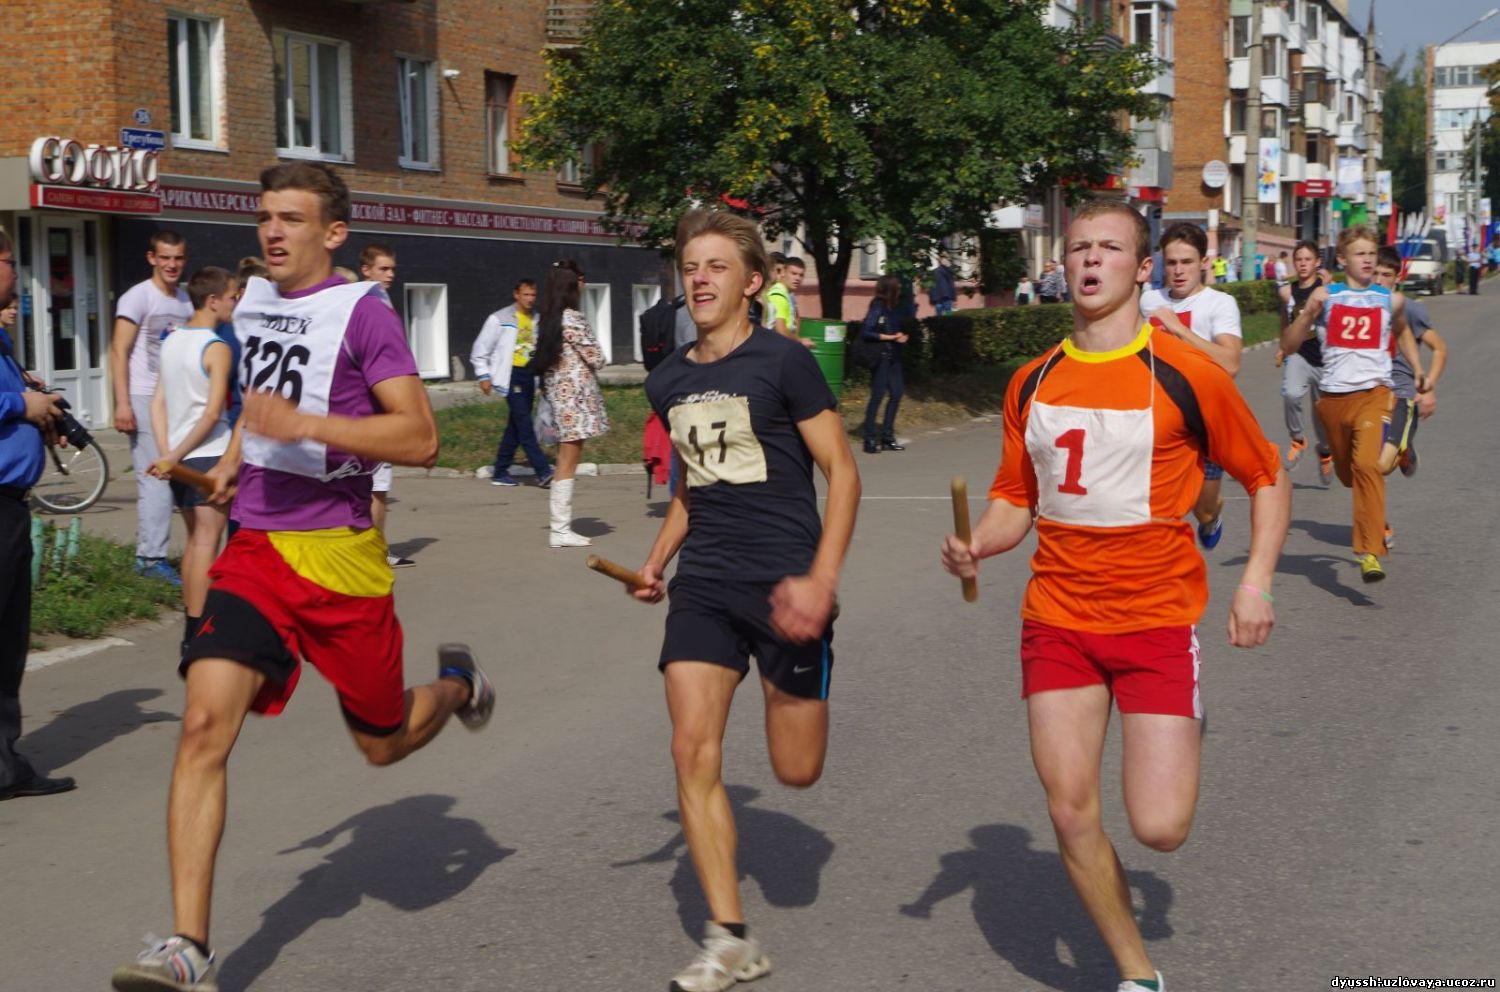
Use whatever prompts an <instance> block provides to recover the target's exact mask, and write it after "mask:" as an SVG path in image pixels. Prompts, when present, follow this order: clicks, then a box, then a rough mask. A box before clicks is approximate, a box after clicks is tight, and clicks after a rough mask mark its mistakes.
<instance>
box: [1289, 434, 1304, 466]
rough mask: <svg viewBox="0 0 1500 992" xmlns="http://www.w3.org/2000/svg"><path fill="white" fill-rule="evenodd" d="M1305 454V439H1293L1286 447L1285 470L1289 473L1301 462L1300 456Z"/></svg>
mask: <svg viewBox="0 0 1500 992" xmlns="http://www.w3.org/2000/svg"><path fill="white" fill-rule="evenodd" d="M1306 453H1307V438H1305V437H1294V438H1292V443H1291V444H1289V445H1287V446H1286V470H1287V471H1288V472H1290V471H1291V470H1292V469H1294V468H1296V467H1297V463H1298V462H1300V461H1302V456H1303V455H1304V454H1306Z"/></svg>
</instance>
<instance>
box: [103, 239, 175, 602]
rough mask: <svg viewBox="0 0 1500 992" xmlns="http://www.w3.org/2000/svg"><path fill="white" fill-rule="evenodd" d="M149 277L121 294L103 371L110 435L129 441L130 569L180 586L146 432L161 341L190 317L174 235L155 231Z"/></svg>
mask: <svg viewBox="0 0 1500 992" xmlns="http://www.w3.org/2000/svg"><path fill="white" fill-rule="evenodd" d="M146 263H147V264H148V265H150V266H151V278H149V279H145V280H142V281H141V282H138V283H136V284H135V285H134V286H131V287H130V288H129V289H127V290H126V291H125V292H124V293H123V294H122V295H121V296H120V299H119V302H118V303H117V304H116V306H115V326H114V333H113V336H112V337H111V340H110V349H109V370H110V379H111V382H112V384H113V386H114V395H115V420H114V423H115V430H117V431H120V432H121V433H122V434H125V435H127V436H129V438H130V463H131V466H132V467H133V468H134V469H135V493H136V521H137V522H136V545H135V570H136V571H137V572H140V573H141V574H142V575H149V576H153V577H155V578H161V579H166V580H168V581H170V582H181V581H182V580H181V577H180V576H178V574H177V571H176V570H175V569H174V568H172V566H171V565H169V564H167V546H168V544H169V542H170V541H171V538H172V489H171V487H170V486H168V485H167V483H166V482H165V481H163V480H161V479H158V478H156V477H155V476H153V475H152V474H151V472H150V470H151V466H152V464H154V463H155V462H156V459H157V458H158V457H159V453H158V452H157V450H156V438H155V436H154V435H153V434H152V433H151V397H152V396H153V395H155V393H156V374H157V369H158V367H159V360H160V355H161V342H162V338H163V337H165V336H166V335H167V334H170V333H171V332H172V330H173V329H174V328H176V327H178V326H179V325H181V324H183V323H185V322H186V321H187V320H188V319H189V318H191V317H192V316H193V305H192V304H191V303H190V302H188V295H187V291H186V290H184V289H183V288H182V287H181V286H179V285H178V284H177V283H178V281H179V280H180V279H181V278H182V273H183V269H184V268H185V267H186V266H187V244H186V242H185V241H184V240H183V238H182V235H180V234H178V233H177V232H176V231H157V232H156V233H154V234H152V235H151V238H150V241H149V242H148V243H147V248H146Z"/></svg>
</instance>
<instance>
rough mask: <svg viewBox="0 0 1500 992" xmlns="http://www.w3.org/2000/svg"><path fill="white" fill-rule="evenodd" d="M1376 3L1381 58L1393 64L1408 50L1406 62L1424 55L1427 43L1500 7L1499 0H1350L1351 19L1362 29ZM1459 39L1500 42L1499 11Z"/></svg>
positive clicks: (1447, 34)
mask: <svg viewBox="0 0 1500 992" xmlns="http://www.w3.org/2000/svg"><path fill="white" fill-rule="evenodd" d="M1371 3H1374V4H1375V34H1376V37H1377V41H1378V46H1379V49H1380V55H1381V58H1382V59H1383V60H1384V61H1385V64H1386V65H1394V64H1395V62H1396V58H1397V57H1398V56H1399V55H1400V54H1401V53H1402V52H1406V53H1407V58H1406V64H1407V67H1408V68H1409V67H1410V66H1411V65H1412V61H1413V60H1414V59H1417V58H1419V57H1420V55H1421V50H1422V49H1423V48H1424V47H1425V46H1427V45H1436V44H1440V43H1441V42H1444V41H1447V40H1448V39H1449V38H1450V37H1452V36H1453V35H1455V34H1457V33H1458V32H1459V31H1462V30H1463V29H1464V28H1465V27H1467V26H1469V25H1470V24H1473V23H1474V22H1475V21H1477V20H1478V19H1479V18H1480V17H1481V16H1483V15H1484V13H1485V11H1487V10H1490V9H1491V8H1493V7H1500V0H1350V2H1349V19H1350V20H1351V21H1353V22H1354V24H1355V25H1356V26H1358V28H1359V29H1360V30H1361V31H1363V30H1364V27H1365V24H1366V22H1367V18H1369V16H1370V4H1371ZM1458 40H1459V41H1500V14H1496V15H1495V16H1494V17H1491V18H1490V19H1489V20H1487V21H1485V22H1484V23H1483V24H1481V25H1479V27H1477V28H1475V29H1474V30H1472V31H1469V32H1467V33H1465V34H1464V36H1463V37H1461V38H1459V39H1458Z"/></svg>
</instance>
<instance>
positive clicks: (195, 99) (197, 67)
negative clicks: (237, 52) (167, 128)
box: [167, 16, 224, 148]
mask: <svg viewBox="0 0 1500 992" xmlns="http://www.w3.org/2000/svg"><path fill="white" fill-rule="evenodd" d="M223 27H224V22H223V21H221V20H206V19H204V18H201V17H183V16H173V17H169V18H167V74H168V92H169V95H170V97H171V104H172V113H171V118H172V120H171V126H172V145H173V147H176V148H191V147H192V146H193V145H195V144H196V145H206V146H209V147H218V142H219V103H220V100H219V88H220V81H221V80H222V78H223V70H222V66H223V64H224V42H223V36H224V32H223Z"/></svg>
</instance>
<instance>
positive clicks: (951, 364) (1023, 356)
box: [845, 279, 1280, 379]
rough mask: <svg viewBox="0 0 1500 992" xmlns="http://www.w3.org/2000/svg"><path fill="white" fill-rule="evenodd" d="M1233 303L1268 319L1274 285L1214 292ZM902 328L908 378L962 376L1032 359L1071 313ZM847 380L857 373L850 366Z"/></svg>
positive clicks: (968, 316) (1047, 309)
mask: <svg viewBox="0 0 1500 992" xmlns="http://www.w3.org/2000/svg"><path fill="white" fill-rule="evenodd" d="M1214 288H1215V289H1219V290H1222V291H1223V292H1226V293H1228V294H1229V295H1230V296H1233V297H1234V300H1235V302H1236V303H1238V304H1239V306H1240V312H1241V313H1245V314H1251V313H1268V312H1274V311H1275V310H1276V309H1277V308H1278V307H1279V306H1280V298H1279V297H1278V296H1277V295H1276V283H1274V282H1272V281H1271V280H1269V279H1256V280H1251V281H1248V282H1231V283H1219V284H1218V285H1217V286H1215V287H1214ZM861 324H862V321H858V320H851V321H849V322H848V333H847V334H846V335H845V340H846V341H853V340H854V339H855V338H856V337H858V335H859V332H860V326H861ZM902 328H903V329H904V330H906V331H907V332H908V333H909V334H911V337H912V339H911V341H910V342H908V344H907V345H906V348H905V352H904V356H903V357H904V362H903V364H904V365H905V366H906V371H907V372H908V374H915V375H917V376H921V375H923V374H925V373H927V372H966V371H968V370H970V369H972V368H973V367H974V366H976V365H1005V364H1009V363H1014V362H1024V361H1029V360H1030V359H1032V358H1035V357H1036V356H1037V355H1040V354H1041V353H1042V352H1044V351H1046V350H1047V349H1048V348H1051V347H1052V346H1053V345H1055V344H1057V343H1058V342H1059V341H1061V340H1062V339H1063V338H1064V337H1065V336H1067V334H1068V332H1069V331H1071V330H1072V329H1073V308H1072V306H1071V305H1070V304H1067V303H1045V304H1041V305H1039V306H1026V307H1016V306H1011V307H987V308H983V309H978V310H955V311H954V312H953V313H950V314H947V315H946V316H943V317H928V318H927V319H926V320H923V321H917V320H915V319H907V320H904V321H903V322H902ZM847 367H848V369H849V370H850V376H851V378H855V379H858V378H860V377H861V373H859V372H857V371H856V370H855V369H854V364H853V362H852V361H851V362H849V364H848V366H847Z"/></svg>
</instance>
